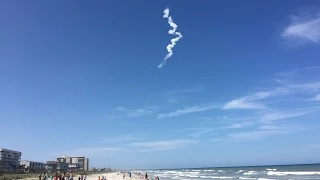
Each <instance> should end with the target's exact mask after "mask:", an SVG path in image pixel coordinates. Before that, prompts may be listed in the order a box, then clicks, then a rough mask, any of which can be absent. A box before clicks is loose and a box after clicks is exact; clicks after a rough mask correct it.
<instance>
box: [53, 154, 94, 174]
mask: <svg viewBox="0 0 320 180" xmlns="http://www.w3.org/2000/svg"><path fill="white" fill-rule="evenodd" d="M57 162H60V163H66V164H67V165H68V169H70V170H72V169H73V170H84V171H88V170H89V159H88V158H85V157H83V156H80V157H66V156H62V157H60V158H57Z"/></svg>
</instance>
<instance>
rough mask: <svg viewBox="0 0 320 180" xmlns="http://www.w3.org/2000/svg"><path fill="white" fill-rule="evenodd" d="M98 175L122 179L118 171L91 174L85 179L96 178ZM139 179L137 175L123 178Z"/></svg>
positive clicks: (109, 178) (108, 178)
mask: <svg viewBox="0 0 320 180" xmlns="http://www.w3.org/2000/svg"><path fill="white" fill-rule="evenodd" d="M98 176H100V177H101V176H105V177H106V179H107V180H123V174H121V173H119V175H118V173H116V172H114V173H102V174H92V175H88V176H87V180H98ZM138 179H139V180H141V179H140V178H139V177H137V176H135V175H132V177H131V178H129V177H125V180H138Z"/></svg>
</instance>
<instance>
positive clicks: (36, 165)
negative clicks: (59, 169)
mask: <svg viewBox="0 0 320 180" xmlns="http://www.w3.org/2000/svg"><path fill="white" fill-rule="evenodd" d="M20 165H22V166H24V167H25V168H28V169H34V170H44V169H45V166H44V163H42V162H35V161H27V160H22V161H20Z"/></svg>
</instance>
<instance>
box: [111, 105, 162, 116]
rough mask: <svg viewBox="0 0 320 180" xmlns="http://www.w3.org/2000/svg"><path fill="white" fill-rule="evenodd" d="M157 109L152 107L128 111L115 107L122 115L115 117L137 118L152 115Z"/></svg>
mask: <svg viewBox="0 0 320 180" xmlns="http://www.w3.org/2000/svg"><path fill="white" fill-rule="evenodd" d="M158 109H159V107H153V106H149V107H144V108H138V109H128V108H125V107H117V108H116V111H118V112H123V113H124V115H123V116H120V115H117V117H137V116H144V115H148V114H153V113H155V112H157V110H158Z"/></svg>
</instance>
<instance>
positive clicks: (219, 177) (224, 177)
mask: <svg viewBox="0 0 320 180" xmlns="http://www.w3.org/2000/svg"><path fill="white" fill-rule="evenodd" d="M208 178H211V179H232V178H234V177H228V176H211V177H208Z"/></svg>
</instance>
